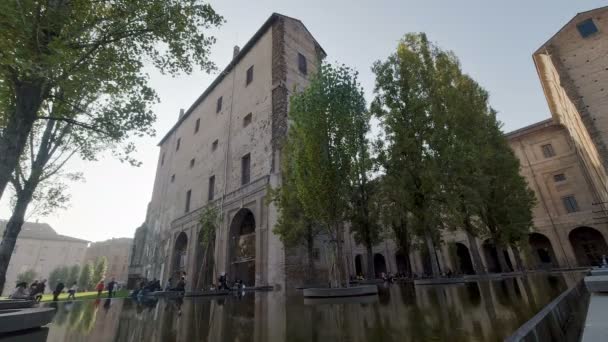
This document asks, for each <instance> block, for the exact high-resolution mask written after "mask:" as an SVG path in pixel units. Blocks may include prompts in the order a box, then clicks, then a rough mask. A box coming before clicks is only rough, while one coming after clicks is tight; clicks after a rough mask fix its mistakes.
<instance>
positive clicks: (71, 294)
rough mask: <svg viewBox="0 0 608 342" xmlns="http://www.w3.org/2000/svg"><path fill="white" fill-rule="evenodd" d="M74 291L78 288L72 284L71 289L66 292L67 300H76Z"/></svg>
mask: <svg viewBox="0 0 608 342" xmlns="http://www.w3.org/2000/svg"><path fill="white" fill-rule="evenodd" d="M76 290H78V286H77V285H76V282H74V284H72V287H70V289H69V290H68V300H70V298H72V299H76Z"/></svg>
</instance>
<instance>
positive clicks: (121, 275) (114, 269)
mask: <svg viewBox="0 0 608 342" xmlns="http://www.w3.org/2000/svg"><path fill="white" fill-rule="evenodd" d="M132 244H133V239H131V238H112V239H109V240H105V241H99V242H92V243H91V244H90V245H89V248H87V251H86V254H85V257H84V260H83V264H84V263H87V262H92V263H93V264H95V262H96V261H97V259H99V258H100V257H106V259H107V260H108V270H107V271H106V278H107V279H110V278H116V281H118V282H123V283H126V282H127V278H128V276H127V275H128V272H129V253H130V252H131V245H132Z"/></svg>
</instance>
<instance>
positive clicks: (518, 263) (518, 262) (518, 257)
mask: <svg viewBox="0 0 608 342" xmlns="http://www.w3.org/2000/svg"><path fill="white" fill-rule="evenodd" d="M511 250H512V251H513V256H514V257H515V265H516V266H515V267H517V270H518V271H523V272H525V271H526V267H525V266H524V262H523V260H522V259H521V253H520V252H519V248H517V246H516V245H511Z"/></svg>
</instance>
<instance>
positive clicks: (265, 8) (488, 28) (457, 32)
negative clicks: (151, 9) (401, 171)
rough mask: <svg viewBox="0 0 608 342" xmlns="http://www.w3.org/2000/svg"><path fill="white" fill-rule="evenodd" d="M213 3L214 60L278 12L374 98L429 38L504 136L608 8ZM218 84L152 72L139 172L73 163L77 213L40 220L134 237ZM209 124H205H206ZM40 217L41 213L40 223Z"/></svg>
mask: <svg viewBox="0 0 608 342" xmlns="http://www.w3.org/2000/svg"><path fill="white" fill-rule="evenodd" d="M211 3H212V5H213V7H214V8H215V9H216V10H217V11H218V12H219V13H220V14H222V15H223V16H224V18H225V19H226V23H225V24H224V25H223V26H222V27H221V28H220V29H219V30H217V31H214V34H215V35H216V37H217V38H218V42H217V44H216V45H215V46H214V48H213V53H212V59H213V61H215V63H216V64H217V65H218V67H219V68H223V67H224V66H225V65H226V64H227V63H228V62H229V60H230V58H231V56H232V48H233V46H234V45H239V46H243V45H244V44H245V42H246V41H247V40H248V39H249V38H250V37H251V36H252V35H253V33H254V32H255V31H256V30H257V29H258V28H259V27H260V25H262V23H263V22H264V21H265V20H266V19H267V18H268V16H270V14H271V13H272V12H278V13H282V14H285V15H288V16H292V17H295V18H298V19H300V20H302V22H304V24H305V25H306V26H307V27H308V29H309V31H310V32H311V33H312V34H313V35H314V36H315V38H316V39H317V41H318V42H319V43H320V44H321V45H322V46H323V48H324V49H325V51H326V52H327V54H328V61H331V62H333V61H339V62H341V63H345V64H347V65H349V66H352V67H354V68H356V69H357V70H358V71H359V73H360V80H361V84H362V86H363V87H364V89H365V91H366V95H367V98H368V101H369V100H370V99H371V98H372V96H373V94H372V91H373V86H374V76H373V74H372V73H371V71H370V66H371V65H372V63H373V62H374V61H376V60H378V59H384V58H385V57H386V56H387V55H388V54H390V53H391V52H392V51H393V50H394V48H395V46H396V42H397V41H398V40H399V38H401V37H402V36H403V35H404V34H405V33H407V32H420V31H423V32H426V33H427V35H428V36H429V38H430V39H431V40H432V41H435V42H436V43H438V44H439V45H440V46H441V47H442V48H444V49H449V50H453V51H454V52H455V53H456V55H457V56H458V57H459V58H460V61H461V63H462V67H463V69H464V71H465V72H467V73H468V74H470V75H471V76H472V77H473V78H474V79H476V80H477V81H478V82H479V83H480V84H481V85H482V86H484V87H485V88H486V89H487V90H488V91H489V92H490V95H491V99H490V101H491V103H492V105H493V107H494V108H496V109H497V110H498V111H499V118H500V120H501V121H503V122H504V130H505V131H510V130H514V129H517V128H520V127H522V126H525V125H529V124H531V123H534V122H536V121H540V120H543V119H546V118H548V117H549V111H548V108H547V105H546V103H545V99H544V96H543V94H542V91H541V87H540V83H539V81H538V78H537V76H536V71H535V70H534V64H533V62H532V57H531V55H532V52H533V51H534V50H536V49H537V48H538V47H539V46H540V45H541V44H542V43H544V42H545V41H546V40H548V39H549V38H550V37H551V36H552V35H553V34H554V33H555V32H556V31H557V30H559V29H560V28H561V27H562V26H563V25H564V24H565V23H567V22H568V21H569V20H570V19H571V18H572V17H573V16H574V15H575V14H576V13H578V12H582V11H586V10H590V9H593V8H596V7H600V6H603V5H606V2H605V1H599V0H527V1H522V0H510V1H498V0H492V1H488V0H485V1H482V0H460V1H454V0H442V1H439V0H424V1H421V0H418V1H411V0H400V1H388V0H386V1H382V0H376V1H363V0H350V1H349V0H307V1H293V0H281V1H278V0H275V1H271V0H256V1H247V0H218V1H211ZM214 78H215V75H207V74H204V73H202V72H197V73H195V74H193V75H181V76H178V77H175V78H173V77H170V76H163V75H160V74H158V73H156V72H153V71H152V72H151V73H150V82H151V85H152V87H153V88H154V89H156V91H157V92H158V94H159V97H160V99H161V102H160V103H159V104H157V105H155V106H154V110H155V112H156V114H157V116H158V121H157V123H156V125H155V127H156V131H157V136H156V137H154V138H147V139H140V140H137V141H136V143H137V146H138V153H137V155H136V156H137V158H138V159H139V160H140V161H142V162H143V165H142V166H141V167H139V168H135V167H130V166H128V165H126V164H121V163H120V162H118V161H116V160H114V159H112V158H111V157H108V156H106V157H105V158H104V157H102V158H100V160H99V161H98V162H92V163H85V162H81V161H78V160H75V161H73V162H71V163H70V164H69V165H68V168H69V169H70V170H73V171H81V172H83V173H84V175H85V178H86V181H85V182H81V183H76V184H73V185H72V186H71V188H70V192H71V194H72V201H71V207H70V208H69V209H67V210H64V211H60V212H57V213H56V214H54V215H51V216H49V217H43V218H40V221H43V222H48V223H50V224H51V225H52V226H53V227H54V228H55V229H56V230H57V231H58V232H59V233H61V234H65V235H70V236H74V237H79V238H83V239H87V240H91V241H99V240H105V239H109V238H111V237H132V236H133V233H134V231H135V229H136V228H137V227H138V226H139V225H141V223H142V222H143V221H144V219H145V214H146V206H147V203H148V202H149V200H150V197H151V194H152V186H153V182H154V175H155V171H156V163H157V159H158V148H157V146H156V144H157V143H158V141H159V140H160V138H161V137H162V136H163V135H164V134H165V133H166V132H167V131H168V130H169V128H170V127H171V126H172V125H173V124H174V123H175V121H176V120H177V118H178V114H179V109H180V108H188V107H189V106H190V105H191V104H192V102H193V101H194V100H195V99H196V98H197V97H198V96H199V95H200V94H201V93H202V92H203V91H204V90H205V88H206V87H207V86H208V85H209V84H210V83H211V81H212V80H213V79H214ZM203 124H204V123H203ZM9 215H10V208H9V205H8V196H5V198H4V199H3V201H2V203H0V218H3V219H8V217H9ZM30 219H31V220H35V219H36V217H30Z"/></svg>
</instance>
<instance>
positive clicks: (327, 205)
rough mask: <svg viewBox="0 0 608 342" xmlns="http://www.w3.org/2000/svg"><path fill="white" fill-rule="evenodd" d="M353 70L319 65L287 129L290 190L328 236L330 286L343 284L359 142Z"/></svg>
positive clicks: (297, 98)
mask: <svg viewBox="0 0 608 342" xmlns="http://www.w3.org/2000/svg"><path fill="white" fill-rule="evenodd" d="M365 110H366V109H365V100H364V98H363V92H362V90H361V87H360V85H359V83H358V81H357V74H356V73H355V72H354V71H353V70H352V69H350V68H348V67H346V66H343V65H340V66H332V65H329V64H322V65H321V66H320V68H319V71H318V72H317V73H316V74H315V75H314V76H312V77H311V80H310V84H309V85H308V87H307V88H306V89H305V90H304V91H302V92H301V93H298V94H296V95H294V96H293V97H292V98H291V106H290V111H289V117H290V118H291V120H292V126H291V127H290V129H289V131H288V140H289V142H288V143H289V144H291V146H293V147H294V148H293V151H292V153H290V155H289V158H291V159H292V162H293V172H294V177H293V181H294V189H295V191H296V192H297V195H298V199H299V202H300V203H301V205H302V209H303V211H304V213H305V215H306V217H309V218H314V220H315V222H317V223H318V224H319V226H320V228H321V229H322V230H323V232H324V233H326V234H327V235H328V236H330V237H331V242H332V245H333V248H332V252H333V253H335V256H334V257H333V262H332V264H333V267H332V272H330V274H331V275H330V277H331V278H332V279H331V282H332V286H342V285H346V286H348V274H347V273H346V269H345V264H344V260H345V259H344V250H343V243H344V241H343V240H344V223H345V222H346V221H347V219H348V214H349V210H350V201H351V198H352V193H351V189H352V184H353V182H352V175H353V172H354V170H353V168H354V165H353V163H354V158H355V156H356V155H357V154H358V153H359V148H360V146H359V145H358V143H357V141H358V139H359V136H358V131H357V128H356V125H357V124H358V122H359V120H360V118H361V116H362V115H364V113H365Z"/></svg>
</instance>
